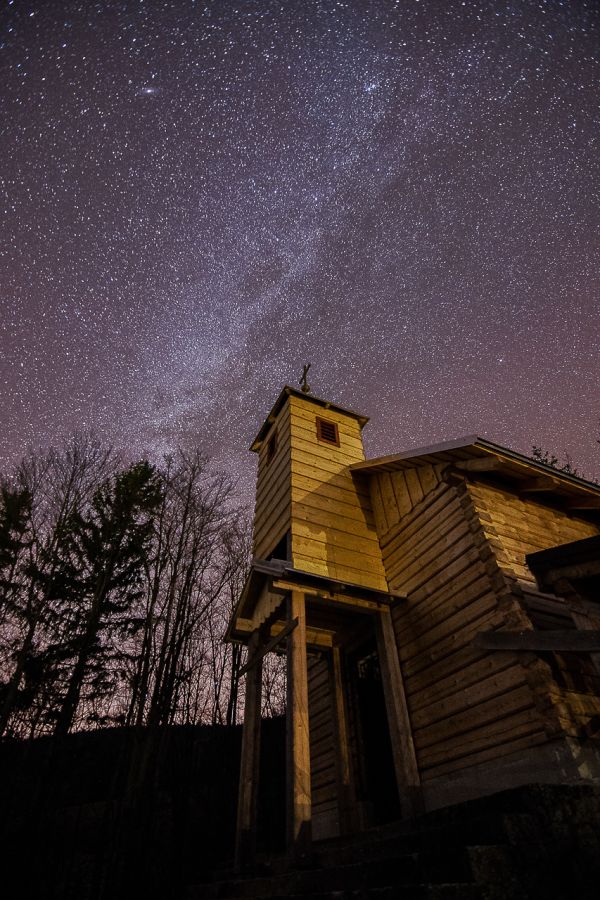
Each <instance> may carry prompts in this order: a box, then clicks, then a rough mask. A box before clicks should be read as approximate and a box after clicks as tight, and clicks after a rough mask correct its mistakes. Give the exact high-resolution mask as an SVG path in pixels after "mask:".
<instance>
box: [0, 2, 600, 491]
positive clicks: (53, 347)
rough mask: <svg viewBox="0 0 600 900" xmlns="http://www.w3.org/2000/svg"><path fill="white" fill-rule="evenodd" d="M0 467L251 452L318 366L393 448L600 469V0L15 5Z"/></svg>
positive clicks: (6, 106) (8, 9)
mask: <svg viewBox="0 0 600 900" xmlns="http://www.w3.org/2000/svg"><path fill="white" fill-rule="evenodd" d="M0 30H1V34H0V147H1V157H0V159H1V165H0V197H1V203H0V237H1V240H0V304H1V310H2V316H1V318H0V410H1V420H2V425H3V427H2V429H1V430H0V465H1V466H3V467H6V466H8V465H10V464H11V463H12V462H13V461H14V460H15V459H17V458H18V457H19V456H20V455H21V454H22V452H23V451H24V450H26V448H27V447H29V446H30V445H35V446H45V445H47V444H49V443H51V442H54V441H57V440H59V439H60V438H61V437H63V436H65V435H68V434H69V433H71V432H72V431H73V430H74V429H77V428H79V429H95V430H96V431H98V432H99V433H100V434H101V435H104V436H105V437H106V439H107V440H110V441H112V442H114V443H116V444H117V445H118V446H122V447H127V448H129V449H130V450H132V451H133V452H137V451H138V449H140V450H141V449H146V450H149V451H150V452H151V453H162V452H164V451H167V450H168V449H169V448H171V447H173V446H175V445H177V444H182V445H184V446H189V445H191V444H194V443H196V444H199V445H200V446H201V447H203V448H204V449H205V450H206V451H207V453H209V454H211V455H212V456H213V457H214V458H215V459H216V460H217V461H218V462H219V463H220V464H222V465H224V466H227V467H232V468H233V470H234V471H235V472H236V473H238V474H239V475H240V479H241V483H242V490H245V488H244V485H247V484H251V481H252V465H253V457H252V455H251V454H248V453H247V452H246V451H247V447H248V445H249V443H250V441H251V439H252V438H253V437H254V434H255V432H256V431H257V430H258V426H259V425H260V424H261V422H262V420H263V418H264V416H265V414H266V413H267V412H268V409H269V408H270V405H271V404H272V402H273V401H274V400H275V398H276V396H277V394H278V393H279V390H280V389H281V387H282V385H283V384H284V383H286V382H289V383H292V384H297V381H298V378H299V376H300V373H301V370H302V364H303V363H304V362H311V363H312V369H311V372H310V376H311V377H310V379H309V380H310V382H311V385H312V387H313V390H314V392H315V393H317V394H318V395H320V396H324V397H326V398H327V399H331V400H333V401H335V402H338V403H341V404H344V405H347V406H350V407H351V408H354V409H357V410H358V411H360V412H363V413H365V414H367V415H370V416H371V423H370V424H369V426H368V428H367V430H366V431H365V438H366V447H367V453H368V455H370V456H374V455H379V454H382V453H393V452H400V451H402V450H405V449H409V448H411V447H415V446H422V445H424V444H429V443H433V442H435V441H441V440H448V439H451V438H455V437H458V436H461V435H464V434H472V433H477V434H479V435H481V436H483V437H487V438H489V439H491V440H496V441H497V442H499V443H501V444H505V445H508V446H510V447H512V448H513V449H516V450H521V451H525V452H529V451H530V449H531V445H532V444H533V443H538V444H542V445H543V446H544V447H547V448H549V449H551V450H554V451H557V452H558V453H559V454H561V453H562V451H563V450H566V451H568V452H569V453H570V454H571V455H572V456H573V457H574V459H575V461H576V462H577V463H578V464H579V465H580V466H581V467H582V468H583V470H584V471H585V473H586V474H588V475H590V476H592V475H596V476H597V475H598V474H600V448H599V446H598V445H597V443H596V439H597V437H598V436H599V432H600V428H599V427H598V420H599V419H600V402H599V395H600V390H599V385H600V353H599V349H598V348H599V346H600V299H599V287H600V278H599V273H600V228H599V226H600V211H599V209H600V207H599V199H600V198H599V194H600V140H599V137H600V85H599V76H600V4H598V3H597V2H596V0H589V2H585V0H562V2H561V0H537V2H529V0H508V2H507V0H481V2H477V0H462V2H461V0H396V2H393V0H296V2H294V0H238V2H233V0H203V2H192V0H176V2H166V0H165V2H159V0H156V2H153V0H147V2H141V0H120V2H116V0H104V2H92V0H87V2H72V0H63V2H60V3H58V2H52V0H45V2H34V0H32V2H24V0H12V2H10V0H9V2H4V3H3V4H2V7H1V12H0Z"/></svg>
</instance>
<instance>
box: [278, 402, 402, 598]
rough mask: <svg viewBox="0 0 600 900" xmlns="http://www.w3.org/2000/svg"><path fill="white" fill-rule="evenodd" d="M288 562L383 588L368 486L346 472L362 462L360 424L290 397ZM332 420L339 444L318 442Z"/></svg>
mask: <svg viewBox="0 0 600 900" xmlns="http://www.w3.org/2000/svg"><path fill="white" fill-rule="evenodd" d="M289 406H290V414H291V421H290V431H291V502H292V507H291V532H292V558H293V560H294V565H295V567H296V568H298V569H303V570H304V571H307V572H315V573H316V574H320V575H329V576H330V577H332V578H338V579H340V580H342V581H350V582H353V583H355V584H361V585H364V586H365V587H371V588H375V589H379V590H387V583H386V580H385V572H384V569H383V564H382V561H381V552H380V549H379V543H378V539H377V529H376V527H375V520H374V517H373V512H372V509H371V500H370V495H369V490H368V487H367V486H366V485H365V484H364V483H363V484H362V485H361V484H360V483H359V480H358V479H356V480H355V478H353V476H352V475H351V473H350V472H349V471H348V466H350V465H351V464H352V463H356V462H360V461H362V460H364V451H363V445H362V437H361V431H360V426H359V423H358V421H357V420H356V419H355V418H353V417H352V416H349V415H344V414H343V413H340V412H337V411H335V410H328V409H321V408H320V407H318V406H316V405H315V404H314V403H312V402H311V401H310V400H303V399H301V398H299V397H295V396H291V397H290V399H289ZM317 417H320V418H324V419H327V420H329V421H332V422H335V423H336V424H337V426H338V432H339V439H340V446H339V447H336V446H334V445H332V444H327V443H324V442H322V441H319V440H318V439H317V432H316V418H317Z"/></svg>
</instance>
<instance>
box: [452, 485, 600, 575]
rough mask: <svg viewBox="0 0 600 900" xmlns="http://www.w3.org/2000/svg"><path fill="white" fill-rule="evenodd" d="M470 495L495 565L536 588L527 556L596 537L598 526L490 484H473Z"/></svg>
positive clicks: (470, 486)
mask: <svg viewBox="0 0 600 900" xmlns="http://www.w3.org/2000/svg"><path fill="white" fill-rule="evenodd" d="M469 494H470V495H471V497H472V500H473V503H474V505H475V508H476V510H477V512H478V515H479V518H480V521H481V523H482V526H483V529H484V532H485V534H486V536H487V537H488V539H489V541H490V546H492V547H493V549H494V552H495V555H496V559H497V560H498V565H499V566H500V567H501V568H502V570H503V571H504V572H506V574H507V575H512V576H513V577H516V578H519V579H520V580H521V581H528V582H530V583H533V584H535V577H534V576H533V574H532V573H531V571H530V570H529V568H528V567H527V565H526V563H525V556H526V554H528V553H535V552H536V551H537V550H546V549H547V548H549V547H556V546H558V545H559V544H568V543H569V542H570V541H577V540H580V539H581V538H586V537H592V536H593V535H596V534H598V533H599V529H598V526H597V525H594V524H592V523H590V522H586V521H585V520H584V519H581V518H578V517H577V516H575V515H572V514H568V513H567V512H563V511H562V510H559V509H554V508H552V507H551V506H548V505H545V504H543V503H540V502H539V501H536V500H535V498H533V497H532V498H531V499H530V498H529V497H526V498H521V497H519V496H517V495H516V494H515V493H514V492H510V491H508V490H503V489H502V488H500V487H497V486H495V485H493V484H489V483H485V482H483V481H473V482H471V483H470V484H469Z"/></svg>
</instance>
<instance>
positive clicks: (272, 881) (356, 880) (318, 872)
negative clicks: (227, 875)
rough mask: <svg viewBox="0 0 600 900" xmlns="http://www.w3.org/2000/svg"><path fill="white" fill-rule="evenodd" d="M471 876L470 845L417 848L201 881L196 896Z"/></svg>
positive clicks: (214, 899)
mask: <svg viewBox="0 0 600 900" xmlns="http://www.w3.org/2000/svg"><path fill="white" fill-rule="evenodd" d="M470 878H471V872H470V867H469V859H468V857H467V854H466V852H465V851H464V849H462V848H461V851H460V852H458V851H457V849H456V848H451V850H450V851H446V849H445V848H444V847H439V848H437V849H436V850H429V851H427V852H421V853H419V854H417V853H398V852H397V848H396V852H394V853H392V854H388V855H386V856H384V857H382V858H380V859H368V860H359V861H356V860H355V861H354V862H352V863H350V862H345V863H343V864H341V865H336V866H325V867H318V868H311V869H298V870H295V871H291V872H287V873H285V874H281V875H262V876H259V877H253V878H245V879H240V878H234V879H231V880H227V881H220V882H212V883H208V884H201V885H196V886H195V887H194V889H193V892H191V893H190V898H191V897H193V898H194V900H221V898H226V897H231V896H243V897H264V898H267V897H274V896H278V895H283V896H286V895H293V894H304V895H305V896H307V895H311V894H313V893H318V892H323V891H325V892H331V891H342V892H343V891H354V890H358V889H367V888H368V889H371V888H377V887H381V888H383V887H388V886H390V885H394V886H402V885H409V884H410V885H423V884H425V885H429V884H436V883H439V884H441V883H455V882H460V883H465V882H468V881H469V879H470Z"/></svg>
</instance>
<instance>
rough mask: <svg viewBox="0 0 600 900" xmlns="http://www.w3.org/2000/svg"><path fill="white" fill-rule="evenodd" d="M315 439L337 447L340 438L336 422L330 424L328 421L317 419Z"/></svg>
mask: <svg viewBox="0 0 600 900" xmlns="http://www.w3.org/2000/svg"><path fill="white" fill-rule="evenodd" d="M317 438H318V440H320V441H323V442H324V443H326V444H334V445H335V446H336V447H339V446H340V436H339V433H338V427H337V422H331V421H330V420H329V419H317Z"/></svg>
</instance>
